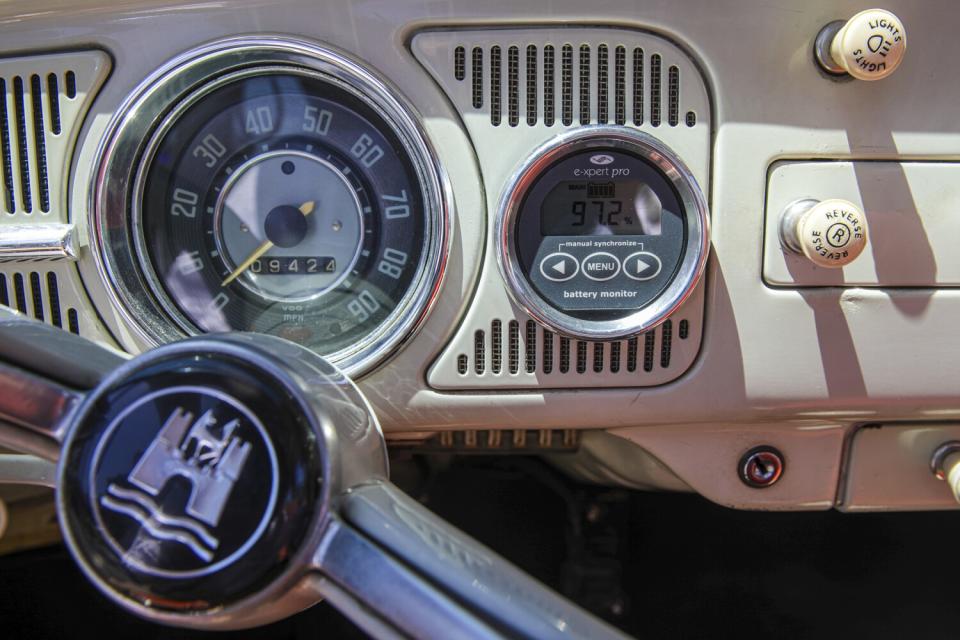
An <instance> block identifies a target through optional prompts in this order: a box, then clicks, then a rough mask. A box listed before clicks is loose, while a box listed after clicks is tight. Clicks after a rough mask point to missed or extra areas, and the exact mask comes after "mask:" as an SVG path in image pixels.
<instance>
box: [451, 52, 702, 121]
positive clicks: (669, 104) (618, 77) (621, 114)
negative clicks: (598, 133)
mask: <svg viewBox="0 0 960 640" xmlns="http://www.w3.org/2000/svg"><path fill="white" fill-rule="evenodd" d="M559 46H560V74H559V78H558V77H557V74H556V70H555V65H556V45H552V44H548V45H543V46H538V45H535V44H527V45H525V46H523V47H520V46H517V45H514V46H509V47H507V64H506V69H504V68H503V67H504V64H503V48H502V47H501V46H500V45H492V46H490V47H489V48H485V47H473V48H472V49H471V51H472V58H471V59H472V61H473V64H472V65H471V67H470V73H469V74H468V73H467V68H466V47H465V46H463V45H459V46H457V47H456V48H455V49H454V56H453V60H452V64H453V77H454V78H455V79H456V80H457V81H461V82H468V81H469V82H470V83H471V84H472V87H473V108H474V109H477V110H481V109H484V108H487V109H489V113H490V124H492V125H493V126H495V127H499V126H501V125H503V124H507V125H509V126H511V127H516V126H518V125H519V124H520V123H521V121H522V122H525V123H526V124H527V125H530V126H535V125H536V124H537V123H539V122H543V124H545V125H546V126H553V124H554V122H555V121H556V95H557V93H559V94H560V108H561V109H560V110H561V113H560V121H561V123H562V124H563V125H565V126H569V125H572V124H573V122H574V119H576V121H577V122H578V123H579V124H591V123H598V124H608V123H611V122H612V123H613V124H618V125H624V124H627V123H628V117H629V118H630V120H632V124H634V125H641V124H644V117H645V114H646V113H649V118H650V124H651V125H652V126H654V127H659V126H661V125H667V126H670V127H677V126H680V125H681V124H685V125H686V126H689V127H693V126H695V125H696V123H697V118H696V114H695V112H693V111H687V113H686V115H685V116H684V118H683V119H682V122H681V117H680V113H681V111H682V109H681V102H682V98H683V96H682V95H681V93H680V87H681V82H680V68H679V67H678V66H676V65H670V66H669V67H668V68H667V69H664V61H663V57H662V56H661V55H660V54H659V53H656V52H653V53H652V54H651V55H645V52H644V49H643V47H629V48H628V47H627V46H625V45H622V44H615V45H614V44H599V45H596V46H593V45H589V44H579V45H575V44H573V43H569V42H568V43H563V44H561V45H559ZM521 50H522V51H523V52H524V55H521ZM611 52H612V55H611ZM485 57H486V58H487V59H488V60H489V66H490V68H489V69H485V68H484V59H485ZM628 60H629V61H630V62H629V64H628ZM540 69H542V74H541V73H540V71H539V70H540ZM485 78H489V81H486V80H485ZM644 78H648V79H649V86H646V85H645V84H644ZM521 79H522V80H523V82H522V84H521ZM628 87H629V91H628ZM485 95H486V97H487V100H484V96H485ZM504 96H506V99H505V100H504ZM521 104H522V105H524V111H525V113H524V118H522V119H521V117H520V105H521ZM647 105H648V108H645V107H646V106H647ZM611 112H612V114H613V117H612V118H611V115H610V114H611ZM664 114H666V119H664Z"/></svg>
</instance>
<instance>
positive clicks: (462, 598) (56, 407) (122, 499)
mask: <svg viewBox="0 0 960 640" xmlns="http://www.w3.org/2000/svg"><path fill="white" fill-rule="evenodd" d="M0 445H3V446H6V447H9V448H12V449H15V450H18V451H22V452H25V453H31V454H34V455H36V456H40V457H42V458H44V459H46V460H49V461H51V462H56V463H57V467H56V474H55V482H54V483H52V484H55V488H56V502H57V511H58V515H59V521H60V525H61V528H62V530H63V535H64V540H65V541H66V544H67V546H68V548H69V549H70V552H71V554H72V555H73V557H74V559H75V560H76V561H77V563H78V564H79V565H80V567H81V569H82V570H83V572H84V573H85V574H86V576H87V577H88V578H89V579H90V580H91V581H92V582H93V583H94V584H95V585H96V586H97V587H98V588H99V589H100V590H101V591H102V592H103V593H104V594H106V595H107V596H108V597H109V598H110V599H112V600H113V601H114V602H116V603H118V604H119V605H120V606H122V607H124V608H125V609H127V610H129V611H131V612H133V613H135V614H137V615H139V616H141V617H143V618H146V619H148V620H152V621H156V622H161V623H164V624H170V625H175V626H182V627H192V628H202V629H237V628H246V627H252V626H257V625H261V624H265V623H268V622H272V621H275V620H278V619H281V618H283V617H285V616H288V615H291V614H293V613H296V612H298V611H300V610H302V609H304V608H306V607H309V606H311V605H313V604H315V603H316V602H318V601H320V600H322V599H326V600H328V601H329V602H331V603H332V604H333V605H334V606H335V607H337V608H338V609H340V611H341V612H343V613H344V614H345V615H346V616H348V617H349V618H351V619H352V620H353V621H354V622H355V623H356V624H358V625H359V626H360V627H361V628H363V629H364V630H365V631H366V632H367V633H369V634H370V635H372V636H374V637H377V638H396V637H414V638H447V639H453V638H502V637H509V638H536V639H538V640H542V639H548V638H622V637H624V636H623V635H622V634H621V633H620V632H618V631H617V630H615V629H614V628H612V627H610V626H609V625H607V624H606V623H604V622H602V621H600V620H598V619H597V618H595V617H593V616H592V615H590V614H589V613H587V612H586V611H583V610H582V609H580V608H578V607H577V606H575V605H573V604H572V603H570V602H569V601H567V600H565V599H564V598H562V597H560V596H559V595H557V594H555V593H553V592H552V591H550V590H548V589H547V588H546V587H544V586H542V585H540V584H539V583H537V582H536V581H534V580H533V579H532V578H530V577H529V576H527V575H526V574H524V573H523V572H521V571H520V570H518V569H517V568H515V567H513V566H512V565H510V564H509V563H508V562H507V561H505V560H504V559H502V558H500V557H498V556H497V555H496V554H495V553H493V552H492V551H490V550H489V549H487V548H485V547H483V546H481V545H480V544H479V543H477V542H475V541H474V540H472V539H471V538H469V537H468V536H466V535H464V534H463V533H461V532H460V531H457V530H456V529H454V528H453V527H451V526H450V525H448V524H447V523H445V522H444V521H443V520H441V519H440V518H438V517H437V516H435V515H434V514H432V513H430V512H429V511H427V510H426V509H425V508H423V507H422V506H421V505H420V504H419V503H417V502H416V501H414V500H413V499H411V498H409V497H408V496H406V495H405V494H404V493H403V492H401V491H400V490H399V489H397V488H396V487H395V486H394V485H392V484H390V482H389V480H388V465H387V455H386V445H385V442H384V438H383V434H382V432H381V430H380V426H379V424H378V422H377V419H376V416H375V415H374V414H373V411H372V409H371V407H370V405H369V404H368V403H367V401H366V399H365V398H364V397H363V395H362V394H361V392H360V390H359V389H358V388H357V387H356V385H354V384H353V382H352V381H351V380H350V379H349V378H347V377H346V376H345V375H344V374H343V373H342V372H341V371H340V370H338V369H337V368H336V367H334V366H333V365H331V364H329V363H328V362H327V361H325V360H324V359H323V358H321V357H319V356H318V355H316V354H314V353H312V352H311V351H309V350H307V349H305V348H303V347H301V346H299V345H296V344H294V343H291V342H287V341H285V340H282V339H279V338H274V337H270V336H265V335H256V334H222V335H210V336H204V337H197V338H191V339H187V340H183V341H181V342H176V343H172V344H168V345H165V346H162V347H159V348H156V349H154V350H152V351H149V352H147V353H144V354H142V355H140V356H137V357H135V358H132V359H129V360H128V359H127V358H126V357H125V356H123V355H122V354H119V353H116V352H112V351H109V350H107V349H105V348H102V347H100V346H98V345H96V344H94V343H92V342H89V341H87V340H84V339H82V338H79V337H77V336H75V335H73V334H69V333H67V332H64V331H62V330H59V329H55V328H53V327H50V326H48V325H44V324H41V323H39V322H36V321H33V320H30V319H27V318H26V317H24V316H21V315H19V314H16V313H14V312H10V311H7V310H3V309H0Z"/></svg>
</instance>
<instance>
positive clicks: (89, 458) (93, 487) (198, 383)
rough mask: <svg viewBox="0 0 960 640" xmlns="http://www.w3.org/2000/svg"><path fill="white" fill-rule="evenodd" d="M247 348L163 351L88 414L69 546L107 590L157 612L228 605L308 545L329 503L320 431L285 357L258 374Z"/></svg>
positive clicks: (70, 500) (63, 497)
mask: <svg viewBox="0 0 960 640" xmlns="http://www.w3.org/2000/svg"><path fill="white" fill-rule="evenodd" d="M181 344H184V343H181ZM204 344H206V345H207V347H208V348H207V349H206V350H203V348H202V347H203V345H204ZM236 346H238V345H236V344H231V343H223V344H219V345H218V344H217V343H215V342H212V341H201V342H200V344H197V345H195V346H194V349H196V348H197V347H200V349H199V350H198V351H194V352H193V353H184V352H183V349H182V348H171V349H164V348H161V349H159V350H157V351H155V352H152V353H151V354H150V357H149V358H148V359H147V360H146V361H145V362H142V361H141V360H140V359H138V360H135V361H134V362H133V363H132V367H131V366H130V365H128V366H127V367H125V368H123V369H121V370H120V371H119V372H118V374H119V375H114V376H113V377H112V379H111V380H110V381H108V382H107V383H106V384H105V385H104V386H103V387H102V388H101V389H99V390H98V391H97V392H95V393H94V394H92V395H91V397H90V398H88V401H87V402H86V403H85V405H84V406H83V407H82V408H81V410H80V411H81V414H82V415H81V416H80V418H79V421H78V423H77V426H76V428H75V429H74V430H73V432H72V434H71V437H70V438H69V440H68V442H67V444H66V447H65V450H64V454H63V456H62V459H61V463H60V480H61V481H60V483H59V486H60V487H61V492H60V494H59V499H58V508H59V509H60V516H61V521H62V522H63V525H64V529H65V534H66V536H65V537H66V539H67V541H68V544H69V546H70V548H71V550H72V551H73V553H74V555H75V556H76V557H77V559H78V560H79V561H80V564H81V565H82V567H83V568H84V570H85V572H86V573H87V574H88V575H89V576H90V577H91V578H92V579H93V580H94V581H95V582H96V583H97V584H98V585H99V586H100V587H101V588H102V589H104V590H105V591H107V593H108V594H109V595H114V596H116V595H119V596H122V598H123V599H131V600H133V601H134V602H137V603H139V604H141V605H146V606H149V607H151V608H153V609H156V608H160V609H169V610H177V611H183V610H190V609H194V610H209V609H211V608H215V607H220V606H228V605H230V604H231V603H233V602H236V601H238V600H241V599H243V598H244V597H246V596H248V595H251V594H253V593H255V592H259V591H261V590H262V589H264V588H265V586H266V585H268V584H270V583H272V582H274V581H275V580H276V579H277V578H278V577H279V576H280V575H282V574H283V573H284V571H285V569H287V567H289V566H290V564H291V562H292V561H293V560H294V558H295V557H296V555H297V551H298V549H300V548H301V547H302V546H303V543H304V541H305V540H306V538H307V537H308V535H309V533H310V530H311V524H312V523H314V522H315V520H316V519H317V517H318V515H319V512H320V510H321V505H322V497H323V477H324V472H323V453H322V452H321V451H320V448H319V447H318V442H319V438H318V437H317V431H318V430H319V426H318V425H317V424H311V421H310V419H309V415H310V413H309V412H308V411H304V410H303V408H302V407H303V406H304V402H307V400H306V399H304V398H297V397H295V394H296V393H297V390H296V388H295V385H294V384H292V383H291V380H292V379H293V377H292V376H290V375H289V374H285V372H284V370H283V368H282V367H283V365H282V364H281V363H280V362H274V361H273V360H272V359H271V360H270V363H271V366H269V367H263V366H252V363H251V361H250V359H249V358H242V357H240V354H239V353H231V351H232V350H235V349H234V347H236ZM282 346H283V348H286V349H289V348H291V346H290V345H288V344H283V345H282ZM224 347H227V348H226V349H225V348H224ZM294 349H295V350H296V351H297V354H296V355H297V356H300V357H303V356H304V355H305V354H304V353H302V352H301V351H300V350H299V349H296V348H294ZM198 354H199V355H198ZM258 356H259V357H269V356H267V354H258ZM314 364H315V365H316V364H317V363H314ZM271 372H272V374H271ZM335 372H336V371H335V370H333V369H332V367H330V371H329V372H328V373H330V374H333V373H335ZM285 379H286V380H285Z"/></svg>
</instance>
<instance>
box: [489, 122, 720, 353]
mask: <svg viewBox="0 0 960 640" xmlns="http://www.w3.org/2000/svg"><path fill="white" fill-rule="evenodd" d="M589 149H613V150H623V151H626V152H628V153H632V154H634V155H637V156H639V157H640V158H642V159H643V160H645V161H647V162H648V163H650V164H651V165H653V166H654V167H656V168H657V169H658V170H659V172H660V173H662V174H663V176H664V177H665V178H666V179H667V181H668V182H669V183H670V185H671V186H672V187H673V189H675V190H676V193H677V196H678V198H679V200H680V202H681V204H682V205H683V209H684V217H685V220H686V224H687V233H686V240H685V243H684V248H683V249H684V253H683V259H682V261H681V263H680V265H679V267H678V268H677V271H676V272H675V274H674V276H673V278H672V279H671V281H670V283H669V285H667V287H666V289H664V290H663V291H662V292H661V293H660V294H659V295H658V296H657V297H656V298H655V299H654V300H653V301H652V302H650V303H649V304H647V305H646V306H644V307H642V308H640V309H638V310H636V311H634V312H633V313H630V314H629V315H624V316H622V317H618V318H615V319H610V320H587V319H583V318H577V317H574V316H572V315H570V314H568V313H566V312H564V311H561V310H560V309H557V308H556V307H554V306H553V305H551V304H550V303H549V302H548V301H546V300H545V299H544V298H543V297H542V296H541V295H540V294H539V293H538V292H537V291H536V290H535V289H534V287H533V285H532V284H531V283H530V280H529V277H528V275H527V274H526V273H525V272H524V269H523V266H522V265H521V261H520V258H519V256H518V253H517V235H516V229H517V219H518V216H519V214H520V209H521V207H522V205H523V202H524V198H525V197H526V195H527V194H528V192H529V191H530V189H531V188H532V187H533V185H534V184H535V183H536V181H537V180H538V179H539V178H540V177H541V176H542V175H543V174H544V172H545V171H546V170H547V169H548V168H549V167H551V166H552V165H553V164H554V163H556V162H558V161H560V160H562V159H564V158H567V157H570V156H572V155H573V154H576V153H578V152H582V151H585V150H589ZM494 227H495V228H494V237H495V238H496V253H497V263H498V266H499V268H500V273H501V275H502V276H503V278H504V280H505V281H506V282H507V284H508V285H509V286H508V287H507V290H508V291H509V293H510V296H511V298H512V299H513V301H514V302H515V303H516V304H517V305H518V306H520V307H521V308H522V309H523V310H524V311H526V312H527V313H528V314H529V315H530V316H531V317H533V318H534V319H535V320H537V322H539V323H540V324H542V325H544V326H546V327H547V328H549V329H551V330H555V331H557V332H559V333H561V334H562V335H565V336H568V337H571V338H578V339H583V340H620V339H623V338H627V337H630V336H633V335H636V334H639V333H643V332H644V331H649V330H650V329H652V328H654V327H656V326H658V325H660V324H661V323H663V322H664V321H665V320H666V319H667V318H669V317H670V315H671V314H673V313H674V312H675V311H676V310H677V309H678V308H679V307H680V306H681V305H682V304H683V303H684V302H685V301H686V300H687V298H689V297H690V295H691V294H692V293H693V291H694V289H695V288H696V286H697V284H698V283H699V282H700V278H701V277H702V275H703V272H704V270H705V267H706V263H707V256H708V254H709V247H710V232H709V209H708V206H707V201H706V198H705V197H704V195H703V192H702V191H701V189H700V187H699V185H698V184H697V180H696V178H695V177H694V175H693V173H692V172H691V171H690V170H689V169H688V168H687V167H686V165H685V164H684V163H683V161H681V160H680V158H678V157H677V156H676V155H675V154H674V153H673V151H671V150H670V148H669V147H667V146H666V145H665V144H663V143H662V142H660V141H659V140H658V139H656V138H654V137H653V136H650V135H647V134H646V133H643V132H640V131H636V130H632V129H628V128H625V127H611V126H605V125H594V126H587V127H581V128H579V129H576V130H575V131H571V132H569V133H566V134H563V135H560V136H557V137H556V138H553V139H552V140H549V141H548V142H547V143H545V144H543V145H541V146H540V147H539V148H537V149H536V150H535V151H534V152H533V153H532V154H531V156H530V158H529V159H528V160H527V161H526V162H525V163H524V164H523V165H521V166H520V168H519V169H517V170H516V171H515V172H514V174H513V175H512V176H511V178H510V180H509V181H508V182H507V186H506V189H505V190H504V192H503V194H502V196H501V198H500V202H499V205H498V208H497V217H496V221H495V225H494Z"/></svg>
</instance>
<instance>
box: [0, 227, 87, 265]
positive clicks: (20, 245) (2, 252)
mask: <svg viewBox="0 0 960 640" xmlns="http://www.w3.org/2000/svg"><path fill="white" fill-rule="evenodd" d="M78 256H79V252H78V248H77V241H76V234H75V229H74V226H73V225H72V224H8V225H0V262H21V261H26V260H31V261H32V260H70V261H76V260H77V258H78Z"/></svg>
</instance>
